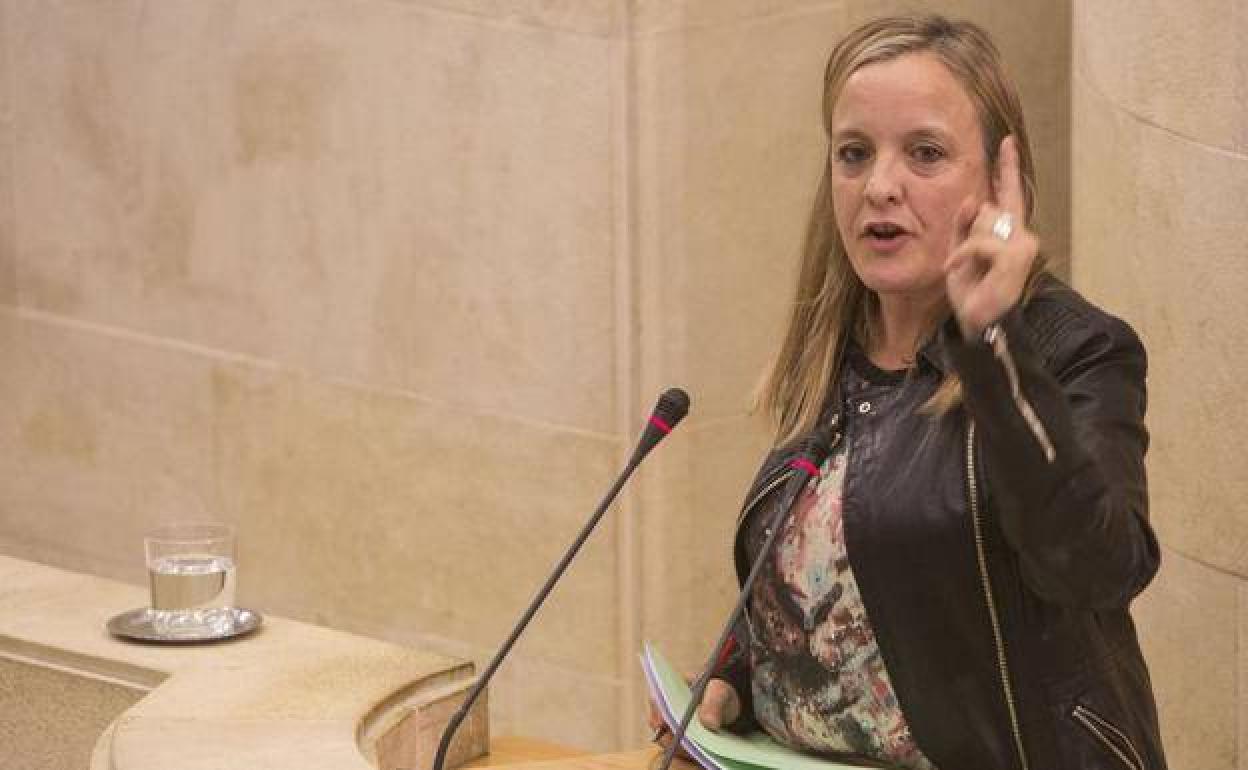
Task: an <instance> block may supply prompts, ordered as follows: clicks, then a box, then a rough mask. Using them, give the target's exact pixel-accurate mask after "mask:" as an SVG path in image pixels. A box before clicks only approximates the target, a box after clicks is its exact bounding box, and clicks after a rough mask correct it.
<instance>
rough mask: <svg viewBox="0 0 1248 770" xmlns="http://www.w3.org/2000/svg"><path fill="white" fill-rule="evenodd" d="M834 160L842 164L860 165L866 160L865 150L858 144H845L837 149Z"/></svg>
mask: <svg viewBox="0 0 1248 770" xmlns="http://www.w3.org/2000/svg"><path fill="white" fill-rule="evenodd" d="M836 159H837V160H839V161H840V162H842V163H849V164H855V163H861V162H863V161H864V160H866V159H867V148H866V147H863V146H862V145H860V144H846V145H842V146H841V147H839V148H837V150H836Z"/></svg>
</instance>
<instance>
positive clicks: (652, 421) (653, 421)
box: [650, 414, 672, 433]
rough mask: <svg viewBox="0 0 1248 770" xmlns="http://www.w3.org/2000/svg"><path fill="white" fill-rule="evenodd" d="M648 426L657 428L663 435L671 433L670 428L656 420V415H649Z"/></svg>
mask: <svg viewBox="0 0 1248 770" xmlns="http://www.w3.org/2000/svg"><path fill="white" fill-rule="evenodd" d="M650 424H651V425H653V426H654V427H656V428H658V429H659V430H661V431H663V432H664V433H671V432H672V426H670V425H668V424H667V423H665V422H663V421H662V420H660V419H659V418H658V415H653V414H652V415H650Z"/></svg>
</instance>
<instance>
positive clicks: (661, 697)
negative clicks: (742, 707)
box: [641, 642, 862, 770]
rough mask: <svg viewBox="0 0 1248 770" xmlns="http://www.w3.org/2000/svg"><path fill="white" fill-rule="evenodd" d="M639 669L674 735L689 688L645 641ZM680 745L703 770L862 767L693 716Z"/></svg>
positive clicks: (814, 769)
mask: <svg viewBox="0 0 1248 770" xmlns="http://www.w3.org/2000/svg"><path fill="white" fill-rule="evenodd" d="M641 667H642V668H643V669H645V672H646V681H647V682H648V683H649V685H650V695H651V697H653V698H654V702H655V703H656V704H658V707H659V712H660V713H661V714H662V715H663V719H664V720H665V721H666V722H667V725H668V727H670V728H671V729H672V732H675V731H676V727H677V726H678V725H679V724H680V719H681V717H683V716H684V715H685V709H686V708H688V706H689V698H690V697H691V696H690V693H689V685H688V684H687V683H686V682H685V679H684V677H682V676H680V675H679V674H677V673H676V671H675V670H674V669H673V668H672V666H671V664H669V663H668V662H667V660H666V659H665V658H664V657H663V655H662V654H661V653H660V652H659V651H658V650H657V649H655V648H654V647H653V646H652V645H651V644H650V643H649V642H647V643H646V644H645V645H644V646H643V650H642V654H641ZM681 746H682V748H684V750H685V753H687V754H688V755H689V756H691V757H693V759H694V761H695V762H697V763H698V764H699V765H701V766H702V767H704V768H706V770H765V769H767V768H774V770H837V769H838V768H844V770H855V768H861V767H862V766H861V765H845V764H841V763H839V762H833V761H830V760H826V759H819V758H817V757H812V756H810V755H808V754H802V753H800V752H797V751H794V750H792V749H790V748H787V747H785V746H781V745H780V744H779V743H776V742H775V741H774V740H773V739H772V738H771V736H769V735H767V734H766V733H762V732H754V733H750V734H749V735H734V734H732V733H727V732H723V733H717V732H714V731H712V730H708V729H707V728H706V727H703V726H702V723H701V722H699V721H698V718H697V716H696V715H695V716H694V717H693V719H692V720H690V722H689V730H688V732H686V733H685V737H684V740H683V741H682V742H681Z"/></svg>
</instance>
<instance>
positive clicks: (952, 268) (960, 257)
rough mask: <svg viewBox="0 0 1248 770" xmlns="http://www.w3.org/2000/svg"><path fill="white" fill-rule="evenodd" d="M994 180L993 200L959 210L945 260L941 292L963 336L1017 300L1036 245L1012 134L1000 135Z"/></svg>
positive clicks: (975, 332)
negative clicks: (945, 294)
mask: <svg viewBox="0 0 1248 770" xmlns="http://www.w3.org/2000/svg"><path fill="white" fill-rule="evenodd" d="M992 182H993V185H992V186H993V193H994V197H995V198H996V201H995V203H982V204H980V205H979V206H978V207H976V206H974V205H973V204H969V203H968V204H967V205H964V206H963V207H962V209H961V210H960V211H959V212H958V221H957V222H956V223H955V227H954V229H953V233H954V239H955V242H954V243H953V244H951V248H950V253H949V258H948V259H947V260H946V261H945V264H944V270H945V291H946V293H947V294H948V296H949V303H950V305H951V306H952V307H953V312H954V315H955V316H956V317H957V319H958V326H959V327H960V328H961V330H962V336H963V337H964V338H966V339H971V338H974V337H978V336H979V335H980V334H982V333H983V331H984V329H986V328H987V327H988V326H989V325H990V324H992V323H994V322H996V321H997V320H999V319H1000V318H1001V317H1002V316H1003V315H1005V314H1006V312H1007V311H1009V309H1010V308H1012V307H1014V305H1016V304H1018V302H1019V300H1021V299H1022V296H1023V288H1024V286H1025V285H1026V283H1027V276H1028V275H1030V273H1031V266H1032V264H1033V263H1034V262H1035V260H1036V255H1037V254H1038V253H1039V250H1040V241H1039V239H1038V238H1037V237H1036V236H1035V235H1034V234H1033V233H1032V232H1031V231H1030V230H1028V229H1027V226H1026V222H1025V220H1026V203H1025V200H1026V199H1025V198H1024V195H1023V177H1022V174H1021V173H1020V171H1019V166H1018V146H1017V145H1016V144H1015V141H1014V137H1013V136H1007V137H1005V138H1004V139H1002V140H1001V148H1000V151H999V152H998V154H997V170H996V174H995V175H994V176H993V180H992Z"/></svg>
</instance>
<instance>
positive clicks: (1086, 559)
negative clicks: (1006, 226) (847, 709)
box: [945, 300, 1160, 609]
mask: <svg viewBox="0 0 1248 770" xmlns="http://www.w3.org/2000/svg"><path fill="white" fill-rule="evenodd" d="M1041 301H1044V300H1041ZM1050 302H1051V300H1050ZM1050 310H1052V308H1050ZM945 335H946V338H947V340H948V341H949V344H948V347H947V349H948V350H949V354H950V357H951V358H952V360H953V364H954V367H955V368H956V370H957V372H958V374H959V376H960V377H961V379H962V383H963V399H964V402H965V405H966V408H967V410H968V411H969V413H970V415H971V417H972V418H973V419H974V421H975V430H976V433H977V436H978V437H979V442H980V448H981V453H980V461H981V465H982V474H983V475H982V478H983V479H984V483H985V486H986V487H987V495H988V496H989V498H990V499H991V501H992V504H993V509H994V510H995V511H996V512H997V515H998V516H999V523H1000V526H1001V529H1002V531H1003V533H1004V535H1005V538H1006V540H1007V542H1008V543H1009V544H1010V546H1011V547H1012V548H1013V549H1014V550H1015V552H1016V553H1017V555H1018V558H1019V563H1020V568H1021V571H1022V576H1023V579H1024V581H1025V582H1026V584H1027V586H1028V587H1029V588H1030V589H1031V590H1032V591H1033V592H1034V593H1035V594H1036V595H1038V596H1039V597H1040V598H1042V599H1044V600H1046V601H1049V602H1053V603H1056V604H1061V605H1066V606H1072V607H1086V608H1093V609H1105V608H1113V607H1125V606H1126V605H1127V604H1129V603H1130V601H1131V599H1132V598H1133V597H1135V596H1136V595H1137V594H1138V593H1139V592H1140V591H1142V590H1143V589H1144V587H1145V586H1146V585H1147V584H1148V583H1149V581H1150V580H1152V577H1153V575H1154V574H1156V571H1157V568H1158V565H1159V562H1160V552H1159V548H1158V545H1157V539H1156V537H1155V535H1154V534H1153V531H1152V529H1151V527H1150V526H1149V524H1148V490H1147V484H1146V480H1145V469H1144V453H1145V451H1146V450H1147V448H1148V433H1147V430H1146V428H1145V426H1144V410H1145V383H1144V379H1145V371H1146V365H1147V364H1146V356H1145V352H1144V347H1143V345H1142V344H1141V343H1140V340H1139V338H1138V337H1137V336H1136V335H1135V333H1134V332H1133V331H1132V330H1131V328H1130V327H1129V326H1127V325H1126V324H1125V323H1123V322H1122V321H1119V320H1118V319H1116V318H1112V317H1110V316H1107V315H1104V314H1101V313H1100V312H1099V311H1096V310H1095V309H1093V308H1090V307H1088V308H1086V310H1085V309H1083V308H1062V309H1061V312H1056V313H1055V312H1048V313H1045V312H1039V313H1036V314H1035V317H1034V318H1033V319H1032V321H1031V322H1029V321H1028V320H1027V319H1026V318H1025V313H1024V311H1023V310H1022V309H1020V308H1016V309H1014V310H1013V311H1011V312H1010V313H1009V314H1007V316H1006V317H1005V318H1004V319H1002V321H1001V322H1000V323H999V324H996V325H995V326H994V327H993V328H990V329H989V331H988V333H986V334H985V335H984V338H983V339H979V340H963V339H961V336H960V334H959V332H958V329H957V325H956V323H954V322H952V321H951V322H950V324H949V325H948V326H946V328H945ZM1041 350H1045V351H1049V355H1048V356H1047V361H1046V356H1043V355H1042V354H1041V352H1040V351H1041Z"/></svg>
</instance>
